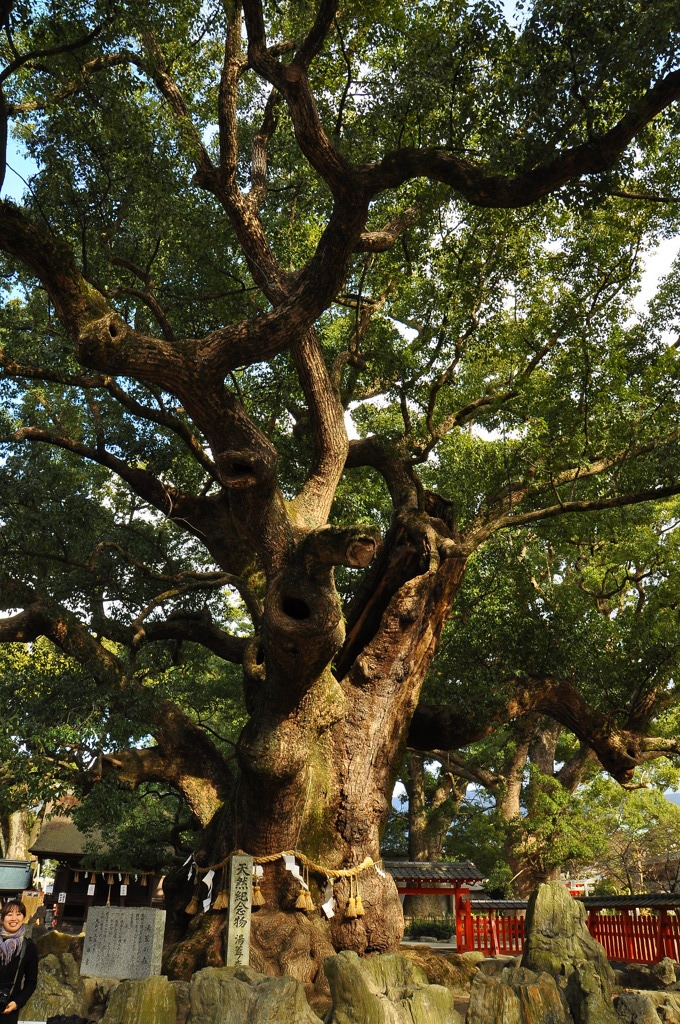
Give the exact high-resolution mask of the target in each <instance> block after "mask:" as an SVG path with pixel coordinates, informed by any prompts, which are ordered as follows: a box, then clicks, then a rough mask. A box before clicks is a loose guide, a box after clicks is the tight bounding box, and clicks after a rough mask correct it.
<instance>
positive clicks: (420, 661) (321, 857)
mask: <svg viewBox="0 0 680 1024" xmlns="http://www.w3.org/2000/svg"><path fill="white" fill-rule="evenodd" d="M463 572H464V561H463V560H462V559H451V560H448V561H446V562H444V563H442V565H441V566H440V567H439V568H438V569H435V570H431V571H428V572H426V573H423V574H421V575H419V576H416V577H414V578H413V579H411V580H409V581H408V582H407V583H405V584H404V585H402V586H401V587H400V588H399V590H398V592H397V593H395V594H394V595H393V596H392V597H391V599H390V600H389V602H388V604H387V607H386V608H385V610H384V612H383V613H382V616H381V619H380V628H379V630H378V631H377V632H376V634H375V635H374V636H373V637H372V638H371V639H370V640H368V641H367V642H366V643H365V645H364V646H363V649H362V650H361V653H360V654H359V656H358V657H356V658H355V660H354V662H353V663H352V664H351V666H350V667H349V670H348V671H347V672H346V673H345V674H344V675H343V676H342V678H340V679H338V678H337V677H336V675H335V674H334V673H333V671H332V670H331V667H330V666H325V667H324V668H323V669H322V671H321V672H319V670H318V667H317V666H315V665H314V660H313V658H312V657H310V658H309V659H308V658H307V657H306V647H305V640H306V636H307V634H306V630H305V624H306V621H307V620H306V619H305V618H297V617H295V616H294V615H293V616H288V618H289V620H290V621H288V622H285V623H284V622H283V617H282V611H283V608H284V607H287V608H288V609H289V611H294V612H295V611H297V610H298V609H299V605H294V604H293V603H292V602H293V598H295V599H296V600H297V601H300V602H301V601H302V600H303V598H302V597H301V596H300V591H299V590H296V591H295V593H294V594H293V593H292V592H291V590H290V588H289V587H286V589H285V598H284V599H283V600H282V601H281V604H280V606H279V609H278V610H277V612H276V617H277V619H278V620H279V621H280V622H281V626H280V628H284V627H285V630H286V635H287V640H286V642H285V643H284V644H282V645H281V647H274V648H273V649H272V657H271V660H270V659H269V658H266V657H265V658H264V660H258V658H257V656H255V657H254V658H253V660H252V662H251V663H250V665H249V667H250V673H249V676H248V678H247V680H246V686H247V692H248V694H249V697H248V699H249V702H250V705H251V711H252V712H253V717H252V718H251V720H250V722H249V724H248V726H246V729H245V730H244V733H243V735H242V737H241V740H240V742H239V745H238V761H239V768H240V779H239V783H238V787H237V789H236V792H235V794H234V795H233V796H232V798H231V799H230V800H228V801H227V804H226V805H225V807H224V808H222V809H221V810H219V811H218V812H217V814H216V816H215V818H214V819H213V821H212V822H211V823H210V827H209V828H208V829H207V831H206V842H205V846H204V848H203V850H201V851H200V854H199V855H198V858H197V859H198V860H199V864H200V863H202V864H203V865H204V866H207V865H208V864H212V863H216V862H219V861H221V860H222V858H224V856H225V855H226V854H228V853H229V851H231V850H233V849H242V850H245V851H247V852H248V853H250V854H253V855H254V856H255V857H256V858H258V857H267V856H270V855H273V854H277V853H279V852H281V851H299V852H300V853H301V854H303V855H304V857H305V858H307V859H309V860H310V861H312V862H313V863H314V864H316V865H319V866H322V867H326V868H328V869H329V871H333V870H335V869H342V868H348V867H349V868H351V867H352V866H353V865H357V864H361V863H362V862H364V861H365V860H366V858H370V859H371V861H373V862H379V860H380V836H381V832H382V829H383V827H384V824H385V821H386V819H387V815H388V813H389V808H390V801H391V794H392V790H393V787H394V782H395V778H396V773H397V771H398V769H399V766H400V762H401V756H402V753H403V750H404V746H405V742H406V734H407V730H408V723H409V721H410V718H411V715H412V713H413V709H414V707H415V704H416V702H417V699H418V694H419V691H420V688H421V686H422V683H423V680H424V678H425V675H426V673H427V669H428V667H429V665H430V662H431V659H432V655H433V653H434V649H435V646H436V642H437V639H438V635H439V632H440V631H441V628H442V626H443V622H444V617H445V613H446V610H447V609H448V607H449V606H450V602H451V600H452V599H453V596H454V594H455V592H456V590H457V588H458V587H459V586H460V583H461V581H462V576H463ZM305 598H306V600H307V601H309V602H310V607H311V601H312V595H311V594H310V592H309V589H308V588H307V589H306V590H305ZM315 613H316V614H317V615H320V614H321V611H320V609H319V608H318V603H317V604H316V605H315ZM270 615H271V616H272V618H274V613H273V612H270ZM326 616H329V613H328V609H326ZM331 617H332V616H331ZM338 660H340V659H338ZM270 665H271V666H273V667H272V668H270V667H269V666H270ZM308 665H309V666H311V673H309V672H308V671H307V666H308ZM286 669H288V672H287V673H286ZM310 675H311V678H310ZM265 686H266V689H265ZM294 686H297V687H299V688H300V689H303V692H302V693H301V694H299V696H298V697H297V699H296V700H293V699H292V698H291V696H290V694H291V690H292V689H293V687H294ZM279 687H280V693H281V699H280V702H278V703H277V702H276V701H275V700H273V699H272V693H273V692H274V693H275V692H276V690H277V688H279ZM265 695H266V696H265ZM255 712H256V713H255ZM357 884H358V890H359V894H360V895H361V897H362V902H363V908H364V910H365V914H364V916H361V917H348V916H346V913H345V911H346V909H347V906H348V903H349V899H350V897H351V896H352V895H354V894H355V893H356V889H355V888H353V887H352V886H355V885H357ZM326 885H327V878H326V876H325V874H324V873H323V872H322V871H317V870H314V869H312V870H311V872H310V887H311V892H312V896H313V898H314V902H315V903H316V904H317V905H318V904H319V903H320V902H323V900H322V895H323V894H324V893H325V890H326ZM261 889H262V893H263V895H264V897H265V900H266V908H265V910H264V914H259V912H258V913H256V915H255V921H254V929H255V931H254V945H255V951H254V957H255V959H256V960H257V961H258V962H260V963H262V962H266V963H267V964H268V969H276V968H279V969H280V967H281V957H282V955H284V953H283V951H284V950H285V947H286V941H285V940H284V936H285V935H289V933H290V929H291V924H290V920H289V915H290V914H291V913H293V914H295V915H296V917H297V918H298V924H297V925H296V931H295V943H296V944H297V946H300V944H302V945H304V944H305V943H308V944H311V946H310V948H315V944H316V945H317V946H318V944H319V943H320V942H321V944H322V945H323V943H324V942H325V947H324V948H326V951H327V952H328V951H329V950H330V948H331V946H332V947H334V948H336V949H351V950H354V951H356V952H358V953H361V954H363V953H367V952H386V951H389V950H393V949H395V948H396V947H397V946H398V944H399V941H400V939H401V935H402V931H403V919H402V912H401V905H400V901H399V897H398V894H397V891H396V887H395V885H394V882H393V881H392V879H391V877H390V876H389V875H387V876H385V875H384V874H383V873H381V872H379V871H376V870H375V869H374V868H368V869H366V870H363V871H361V872H360V874H359V875H358V876H357V882H350V881H349V880H348V879H347V878H340V879H338V880H337V881H336V882H335V884H334V887H333V891H334V896H335V916H334V917H332V918H331V919H330V921H329V922H327V923H323V924H322V923H321V921H322V919H321V918H319V917H315V920H314V923H313V924H311V923H310V924H302V923H300V922H299V918H300V916H301V913H302V912H301V911H296V910H295V903H296V900H297V897H298V896H299V894H300V885H299V883H298V882H297V881H295V880H294V878H293V877H292V876H291V875H290V874H287V873H286V872H285V870H284V869H283V865H282V863H281V862H280V861H274V862H273V863H269V864H266V865H265V867H264V874H263V878H262V882H261ZM177 898H178V901H182V900H187V899H188V891H187V889H186V888H185V889H184V890H182V891H181V892H179V893H178V894H177ZM258 914H259V916H258ZM277 914H278V916H277ZM209 916H210V917H212V916H213V915H212V914H211V915H209ZM260 918H263V919H264V920H266V928H265V927H264V926H262V927H260V926H259V924H258V921H259V920H260ZM215 927H217V926H216V925H215V924H214V923H213V922H212V921H204V922H201V923H199V924H198V928H199V929H205V928H208V929H210V930H211V931H212V930H213V929H214V928H215ZM272 929H273V930H274V931H272ZM319 931H321V932H322V933H323V934H324V935H325V939H323V940H322V939H319ZM274 933H277V934H280V937H281V941H280V942H273V941H272V935H273V934H274ZM291 941H292V940H291ZM297 946H296V948H297ZM216 948H217V946H216V944H215V942H212V944H211V945H210V946H209V947H207V949H208V952H207V949H206V943H205V942H204V941H203V940H201V941H200V942H197V941H196V939H195V937H194V936H193V934H192V935H190V937H189V939H188V941H187V942H185V943H180V944H179V945H178V947H177V948H176V949H175V951H174V952H173V954H172V956H171V958H170V960H169V962H168V968H169V970H171V972H173V973H177V974H180V975H182V976H185V975H187V974H188V973H190V972H191V970H194V969H196V967H198V966H200V965H201V964H202V963H204V962H215V960H216V959H218V958H219V954H217V953H216V952H215V950H216ZM206 957H208V960H206ZM272 958H273V960H274V962H273V963H272ZM298 960H299V963H298V966H297V967H295V966H294V967H293V969H294V970H295V971H302V975H301V977H302V980H304V981H306V982H307V983H309V977H308V976H307V974H308V969H309V954H308V955H307V957H306V958H305V957H302V956H300V957H298V958H297V960H296V963H297V961H298Z"/></svg>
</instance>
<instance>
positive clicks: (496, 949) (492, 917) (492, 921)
mask: <svg viewBox="0 0 680 1024" xmlns="http://www.w3.org/2000/svg"><path fill="white" fill-rule="evenodd" d="M489 939H490V941H491V956H498V954H499V953H500V951H501V950H500V946H499V944H498V925H497V924H496V911H495V910H490V911H489Z"/></svg>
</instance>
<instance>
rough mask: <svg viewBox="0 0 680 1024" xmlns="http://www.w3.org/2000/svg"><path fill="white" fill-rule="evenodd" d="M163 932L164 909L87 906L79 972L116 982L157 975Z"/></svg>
mask: <svg viewBox="0 0 680 1024" xmlns="http://www.w3.org/2000/svg"><path fill="white" fill-rule="evenodd" d="M164 932H165V911H164V910H157V909H155V908H154V907H90V911H89V913H88V915H87V923H86V926H85V943H84V946H83V961H82V964H81V966H80V973H81V974H87V975H90V976H93V977H100V978H118V979H120V980H122V979H124V978H149V977H151V975H153V974H160V973H161V957H162V953H163V934H164Z"/></svg>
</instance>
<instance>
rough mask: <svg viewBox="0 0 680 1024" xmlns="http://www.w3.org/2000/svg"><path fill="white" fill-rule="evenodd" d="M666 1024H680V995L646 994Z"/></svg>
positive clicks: (665, 993)
mask: <svg viewBox="0 0 680 1024" xmlns="http://www.w3.org/2000/svg"><path fill="white" fill-rule="evenodd" d="M645 995H646V996H648V998H649V1000H650V1002H651V1003H652V1005H653V1006H654V1008H655V1009H656V1012H657V1013H658V1015H659V1017H660V1018H661V1020H662V1021H664V1022H665V1024H680V995H678V993H676V992H669V991H668V990H666V991H665V992H645Z"/></svg>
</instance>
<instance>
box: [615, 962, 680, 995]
mask: <svg viewBox="0 0 680 1024" xmlns="http://www.w3.org/2000/svg"><path fill="white" fill-rule="evenodd" d="M615 975H616V983H617V985H621V986H622V987H624V988H636V989H637V988H641V989H644V990H647V989H652V990H657V991H660V990H663V989H667V988H676V987H677V985H678V983H677V981H676V964H675V962H674V961H673V960H671V959H670V957H667V956H665V957H664V958H663V960H660V961H659V963H658V964H654V965H653V966H652V967H644V966H643V965H642V964H626V966H625V967H624V968H623V969H622V970H619V971H616V972H615Z"/></svg>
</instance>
